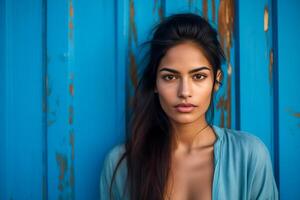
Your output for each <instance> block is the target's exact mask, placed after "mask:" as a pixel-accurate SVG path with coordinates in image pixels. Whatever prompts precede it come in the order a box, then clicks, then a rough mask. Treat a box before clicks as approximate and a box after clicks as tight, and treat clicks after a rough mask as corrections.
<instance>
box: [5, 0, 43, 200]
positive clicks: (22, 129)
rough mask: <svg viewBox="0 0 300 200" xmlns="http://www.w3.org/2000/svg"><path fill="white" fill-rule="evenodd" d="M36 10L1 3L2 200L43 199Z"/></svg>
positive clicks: (39, 36) (39, 30) (35, 5)
mask: <svg viewBox="0 0 300 200" xmlns="http://www.w3.org/2000/svg"><path fill="white" fill-rule="evenodd" d="M2 6H4V7H2ZM41 8H42V4H41V2H40V1H31V4H28V3H27V2H19V1H5V2H4V1H1V10H3V9H4V10H5V11H4V14H5V16H3V15H2V14H1V21H2V22H3V20H4V24H2V25H1V35H4V37H5V42H4V43H2V42H1V49H2V50H4V52H2V53H3V54H2V53H1V54H2V57H1V58H2V59H1V60H4V61H2V62H1V70H0V71H1V72H3V74H2V73H1V77H4V79H1V88H2V90H1V91H2V92H1V108H2V109H3V111H4V112H1V121H3V122H2V123H3V126H4V127H3V126H1V129H0V130H1V146H2V147H1V148H4V152H5V155H3V154H1V158H0V160H1V168H0V171H1V173H0V174H1V175H2V174H4V176H5V178H4V179H3V180H2V178H1V181H0V182H1V184H0V185H1V188H0V194H1V199H40V198H41V197H42V192H43V191H42V181H43V173H42V171H43V162H42V153H43V146H42V138H43V131H42V130H43V112H42V99H41V96H42V92H43V88H42V49H43V46H42V23H41V19H42V13H41ZM33 19H34V20H33ZM2 28H3V29H2ZM1 40H2V39H1ZM3 44H4V46H3ZM2 64H4V65H2ZM3 94H4V95H3ZM2 95H3V96H2ZM1 125H2V124H1ZM2 139H4V140H2ZM2 161H3V163H2ZM2 167H3V168H2ZM3 181H4V182H3Z"/></svg>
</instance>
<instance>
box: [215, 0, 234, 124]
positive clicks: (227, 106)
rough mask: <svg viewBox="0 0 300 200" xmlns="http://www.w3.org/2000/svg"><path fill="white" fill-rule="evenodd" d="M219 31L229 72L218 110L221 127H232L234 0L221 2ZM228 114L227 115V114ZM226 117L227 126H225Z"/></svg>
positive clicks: (226, 75) (227, 72)
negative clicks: (219, 110) (219, 111)
mask: <svg viewBox="0 0 300 200" xmlns="http://www.w3.org/2000/svg"><path fill="white" fill-rule="evenodd" d="M218 10H219V11H218V12H219V13H218V31H219V34H220V42H221V45H222V47H223V49H224V51H225V56H226V62H227V71H226V74H225V77H226V78H225V80H227V83H226V85H225V86H226V93H225V94H224V96H223V97H222V98H220V99H219V103H217V108H218V109H221V126H223V127H224V126H226V127H228V128H230V127H231V119H232V109H231V103H232V102H231V98H232V94H231V88H232V84H231V82H232V76H231V74H232V73H231V72H232V69H231V68H232V67H231V62H232V61H231V50H232V38H233V28H234V25H233V23H234V1H233V0H221V1H220V4H219V9H218ZM225 112H226V114H225ZM225 115H226V124H225Z"/></svg>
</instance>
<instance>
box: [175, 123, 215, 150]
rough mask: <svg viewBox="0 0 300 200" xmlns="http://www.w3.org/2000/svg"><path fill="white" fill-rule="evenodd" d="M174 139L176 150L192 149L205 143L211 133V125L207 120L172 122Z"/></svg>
mask: <svg viewBox="0 0 300 200" xmlns="http://www.w3.org/2000/svg"><path fill="white" fill-rule="evenodd" d="M172 128H173V131H172V136H173V137H172V138H173V139H172V140H173V146H174V150H179V149H184V150H187V151H190V150H192V149H194V148H197V147H200V146H202V145H205V143H206V142H207V140H208V137H209V135H208V134H205V133H207V132H209V125H208V124H207V122H206V120H205V119H204V120H202V121H200V122H199V121H196V122H193V123H189V124H178V123H172Z"/></svg>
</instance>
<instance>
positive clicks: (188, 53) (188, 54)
mask: <svg viewBox="0 0 300 200" xmlns="http://www.w3.org/2000/svg"><path fill="white" fill-rule="evenodd" d="M166 66H167V67H169V68H173V69H176V70H178V71H182V72H184V71H189V70H191V69H193V68H195V67H201V66H206V67H209V68H212V67H211V64H210V63H209V61H208V59H207V58H206V57H205V55H204V53H203V50H202V49H201V48H200V47H199V46H198V45H197V44H195V43H193V42H185V43H181V44H178V45H176V46H174V47H172V48H170V49H169V50H168V51H167V53H166V55H165V56H164V57H163V58H162V59H161V61H160V64H159V67H158V70H159V69H161V68H162V67H166Z"/></svg>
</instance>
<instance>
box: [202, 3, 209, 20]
mask: <svg viewBox="0 0 300 200" xmlns="http://www.w3.org/2000/svg"><path fill="white" fill-rule="evenodd" d="M207 4H208V3H207V0H202V13H203V16H204V17H205V18H206V19H208V5H207Z"/></svg>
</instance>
